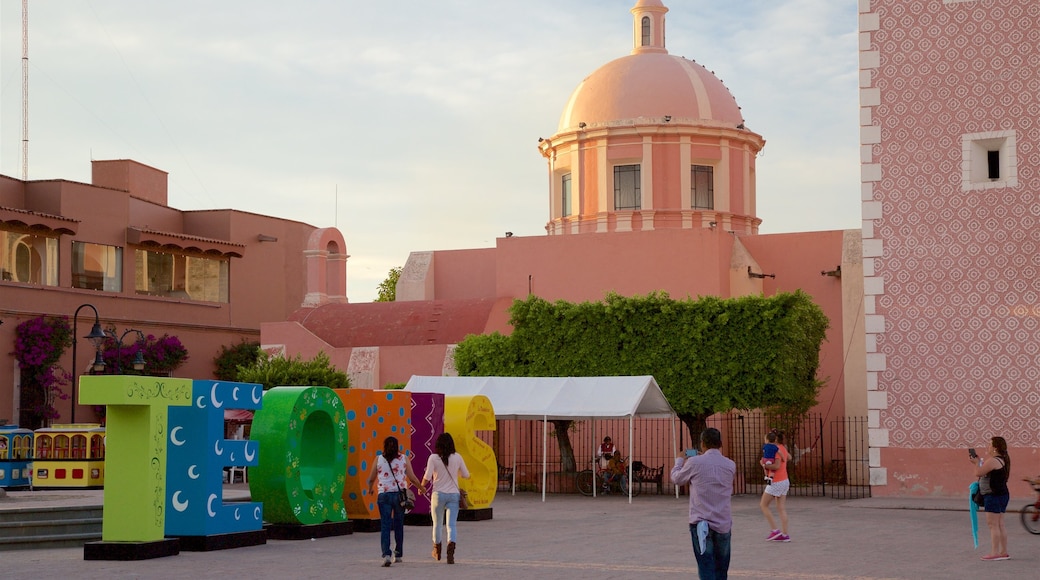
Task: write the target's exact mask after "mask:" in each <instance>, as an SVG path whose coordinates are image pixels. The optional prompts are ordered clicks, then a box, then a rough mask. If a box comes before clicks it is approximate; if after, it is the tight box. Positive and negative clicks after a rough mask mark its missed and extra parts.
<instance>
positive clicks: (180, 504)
mask: <svg viewBox="0 0 1040 580" xmlns="http://www.w3.org/2000/svg"><path fill="white" fill-rule="evenodd" d="M180 496H181V490H179V489H178V490H177V491H175V492H173V497H172V498H170V501H172V502H173V509H175V510H177V511H179V512H183V511H184V510H186V509H188V502H186V501H180V500H179V499H178V498H179V497H180Z"/></svg>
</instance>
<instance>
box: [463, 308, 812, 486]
mask: <svg viewBox="0 0 1040 580" xmlns="http://www.w3.org/2000/svg"><path fill="white" fill-rule="evenodd" d="M510 324H512V326H513V329H514V330H513V333H512V335H510V336H508V337H506V336H502V335H501V334H498V333H493V334H490V335H481V336H469V337H466V339H465V340H463V341H462V342H461V343H459V345H458V347H457V348H456V350H455V367H456V369H457V370H458V372H459V374H460V375H462V376H532V377H533V376H550V377H568V376H634V375H652V376H653V377H654V378H655V379H656V380H657V383H658V384H659V385H660V386H661V390H662V391H663V392H664V395H665V397H666V398H667V399H668V402H669V403H670V404H671V405H672V408H673V409H675V411H676V413H678V415H679V418H680V419H681V420H682V421H683V423H684V424H685V425H686V426H687V429H689V431H690V436H691V440H696V437H697V436H699V434H700V432H701V431H702V430H703V428H704V426H705V425H706V421H707V419H708V417H710V416H711V415H713V414H715V413H721V412H726V411H730V410H733V409H766V410H769V411H780V410H783V411H786V412H796V413H801V412H805V411H807V410H808V409H809V408H810V407H812V405H814V404H815V402H816V394H817V393H818V392H819V389H820V387H821V386H822V383H821V382H820V381H818V380H817V379H816V370H817V368H818V367H819V352H820V345H821V343H822V342H823V339H824V337H825V332H826V330H827V326H828V321H827V317H826V316H825V315H824V314H823V311H822V310H820V308H819V307H818V306H817V305H816V304H814V303H813V302H812V300H811V299H810V298H809V296H808V295H806V294H804V293H802V292H800V291H799V292H795V293H793V294H792V293H781V294H777V295H775V296H771V297H768V298H766V297H762V296H744V297H739V298H730V299H721V298H716V297H706V298H700V299H697V300H678V301H677V300H672V299H671V298H669V297H668V295H667V294H664V293H659V294H650V295H648V296H645V297H639V296H637V297H631V298H626V297H622V296H619V295H616V294H609V295H607V297H606V299H605V300H604V301H602V302H584V303H581V304H574V303H570V302H564V301H559V302H555V303H550V302H548V301H546V300H543V299H541V298H537V297H530V298H528V299H527V300H523V301H521V300H517V301H515V302H514V303H513V305H512V306H511V307H510ZM569 424H570V421H554V426H555V429H554V431H555V433H556V437H557V441H558V443H559V444H560V453H561V467H562V469H564V470H565V471H567V470H573V469H574V468H575V465H574V457H573V451H572V448H571V444H570V440H569V435H568V428H569V426H570V425H569Z"/></svg>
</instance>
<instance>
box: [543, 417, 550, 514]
mask: <svg viewBox="0 0 1040 580" xmlns="http://www.w3.org/2000/svg"><path fill="white" fill-rule="evenodd" d="M548 438H549V416H548V415H542V502H543V503H544V502H545V481H546V473H545V467H546V465H547V463H546V461H547V459H548V457H547V455H546V453H547V451H546V449H547V448H546V446H545V445H546V443H545V442H546V440H547V439H548Z"/></svg>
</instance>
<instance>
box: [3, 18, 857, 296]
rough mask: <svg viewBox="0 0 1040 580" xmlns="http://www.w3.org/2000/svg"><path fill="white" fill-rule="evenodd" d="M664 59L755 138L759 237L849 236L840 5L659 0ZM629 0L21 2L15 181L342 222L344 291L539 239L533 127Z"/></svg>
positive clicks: (6, 93) (6, 54) (849, 120)
mask: <svg viewBox="0 0 1040 580" xmlns="http://www.w3.org/2000/svg"><path fill="white" fill-rule="evenodd" d="M664 3H665V5H666V6H667V7H668V8H669V12H668V14H667V17H666V18H667V20H666V26H667V28H666V34H667V48H668V51H669V53H671V54H673V55H677V56H683V57H686V58H689V59H693V60H696V61H697V62H698V63H700V64H702V65H704V66H705V67H706V68H707V69H708V70H711V71H713V72H714V73H715V74H716V76H718V77H719V78H720V79H721V80H722V81H723V82H724V83H725V84H726V86H727V87H728V88H729V89H730V92H731V93H732V94H733V96H734V97H735V98H736V100H737V103H738V104H739V105H740V106H741V108H742V112H743V114H744V119H745V121H746V124H747V127H748V128H749V129H751V130H753V131H755V132H756V133H758V134H760V135H762V136H763V137H765V139H766V146H765V149H764V150H763V152H762V154H761V155H760V158H759V159H758V163H757V174H758V184H757V191H758V206H757V209H758V216H759V217H760V218H762V219H763V223H762V226H761V228H760V233H782V232H799V231H817V230H835V229H858V228H859V227H860V226H861V221H860V219H861V218H860V180H859V145H858V142H859V104H858V99H859V96H858V65H857V59H858V54H857V47H858V41H857V38H858V35H857V30H856V26H857V2H856V0H665V2H664ZM21 4H22V3H21V2H18V1H17V0H0V174H3V175H7V176H11V177H16V178H21V172H22V154H21V151H22V82H21V81H22V33H21V26H22V14H21V10H22V6H21ZM634 5H635V0H524V1H523V2H504V1H501V0H500V1H497V2H477V1H475V0H439V1H438V2H430V1H429V0H398V1H397V2H371V1H365V2H362V1H358V0H307V1H306V2H272V1H270V0H249V1H243V0H220V1H219V2H214V1H213V0H206V1H202V0H179V1H178V2H142V1H140V0H44V1H39V0H29V154H28V177H29V179H30V180H37V179H67V180H71V181H79V182H84V183H89V182H90V160H91V159H133V160H135V161H139V162H141V163H144V164H146V165H150V166H152V167H156V168H158V169H161V170H163V171H167V172H169V204H170V206H172V207H175V208H178V209H181V210H206V209H237V210H242V211H248V212H252V213H259V214H264V215H271V216H278V217H282V218H286V219H292V220H297V221H301V222H305V223H308V224H311V225H314V226H317V227H329V226H335V227H338V228H339V229H340V230H341V231H342V232H343V236H344V238H345V240H346V243H347V253H348V254H349V255H350V258H349V260H348V261H347V297H348V300H349V301H350V302H352V303H357V302H368V301H371V300H374V299H375V297H376V296H377V292H378V290H377V286H378V284H379V283H380V282H382V281H383V280H384V279H386V276H387V274H388V272H389V270H390V269H391V268H393V267H395V266H403V265H404V263H405V261H406V260H407V259H408V255H409V253H410V252H413V251H429V250H450V249H463V248H485V247H493V246H494V245H495V240H496V238H499V237H502V236H504V234H505V232H507V231H510V232H513V233H514V235H516V236H544V235H546V234H545V224H546V222H547V221H548V219H549V196H548V191H549V179H548V165H547V163H546V160H545V159H543V158H542V157H541V155H540V154H539V153H538V149H537V142H538V138H539V137H546V138H548V137H550V136H551V135H552V134H554V133H555V132H556V128H557V124H558V122H559V118H560V114H561V113H562V111H563V108H564V106H565V105H566V103H567V99H568V97H569V96H570V94H571V92H572V91H573V90H574V89H575V88H576V87H577V85H578V83H579V82H581V80H582V79H584V78H585V77H586V76H588V75H589V74H591V73H592V72H593V71H595V70H596V69H597V68H599V67H600V66H602V65H604V64H606V63H608V62H610V61H612V60H614V59H617V58H621V57H623V56H626V55H628V54H629V53H630V51H631V49H632V15H631V13H630V12H629V10H630V9H631V8H632V6H634Z"/></svg>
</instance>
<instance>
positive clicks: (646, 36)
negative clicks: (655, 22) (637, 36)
mask: <svg viewBox="0 0 1040 580" xmlns="http://www.w3.org/2000/svg"><path fill="white" fill-rule="evenodd" d="M642 24H643V31H642V36H643V40H642V45H643V46H650V17H649V16H644V17H643V22H642Z"/></svg>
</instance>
